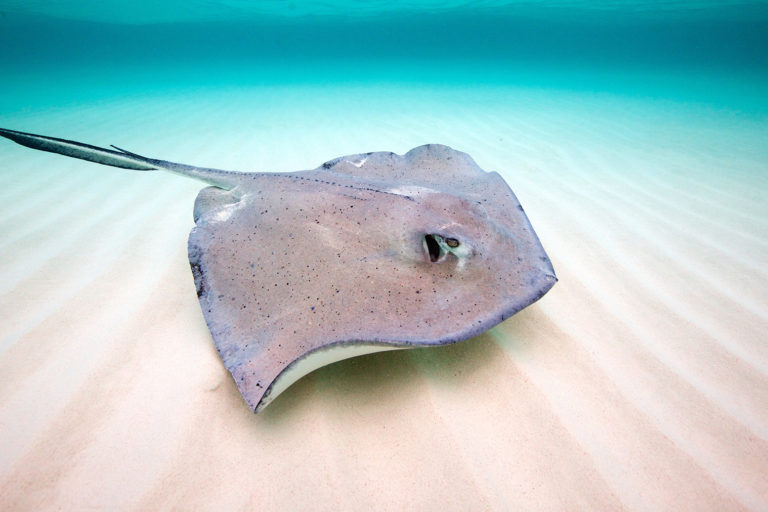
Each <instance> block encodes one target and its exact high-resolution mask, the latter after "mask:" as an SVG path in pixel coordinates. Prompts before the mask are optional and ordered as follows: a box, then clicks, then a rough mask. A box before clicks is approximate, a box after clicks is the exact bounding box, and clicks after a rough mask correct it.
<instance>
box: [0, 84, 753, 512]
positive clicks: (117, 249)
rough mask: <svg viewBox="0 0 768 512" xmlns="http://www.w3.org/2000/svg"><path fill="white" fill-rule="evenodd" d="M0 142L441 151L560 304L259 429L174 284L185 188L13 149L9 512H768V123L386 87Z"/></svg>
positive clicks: (365, 375)
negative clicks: (530, 246)
mask: <svg viewBox="0 0 768 512" xmlns="http://www.w3.org/2000/svg"><path fill="white" fill-rule="evenodd" d="M2 123H3V127H8V128H13V129H17V130H23V131H31V132H35V133H43V134H47V135H53V136H60V137H66V138H72V139H75V140H80V141H83V142H88V143H91V144H96V145H108V144H111V143H114V144H116V145H118V146H120V147H125V148H127V149H129V150H133V151H136V152H138V153H142V154H147V155H149V156H155V157H159V158H165V159H168V160H173V161H181V162H185V163H190V164H196V165H201V166H211V167H219V168H225V169H236V170H258V171H287V170H299V169H309V168H314V167H316V166H317V165H318V164H320V163H321V162H324V161H326V160H329V159H331V158H333V157H336V156H340V155H345V154H350V153H358V152H363V151H376V150H392V151H396V152H398V153H404V152H405V151H407V150H408V149H410V148H411V147H414V146H417V145H420V144H423V143H427V142H439V143H443V144H447V145H450V146H452V147H454V148H456V149H459V150H462V151H465V152H468V153H469V154H470V155H472V156H473V157H474V158H475V160H476V161H477V162H478V164H479V165H480V166H481V167H482V168H484V169H486V170H496V171H499V172H500V173H501V174H502V175H503V176H504V177H505V179H506V180H507V181H508V183H509V184H510V186H511V187H512V189H513V190H514V191H515V193H516V194H517V195H518V197H519V199H520V200H521V202H522V204H523V206H524V207H525V208H526V211H527V213H528V215H529V217H530V219H531V222H532V223H533V226H534V228H535V229H536V231H537V233H538V234H539V237H540V238H541V240H542V243H543V244H544V246H545V248H546V249H547V251H548V252H549V254H550V256H551V258H552V261H553V263H554V266H555V269H556V271H557V273H558V277H559V278H560V282H559V283H558V284H557V285H556V286H555V287H554V288H553V289H552V291H550V292H549V294H547V295H546V296H545V297H544V298H543V299H542V300H541V301H540V302H538V303H536V304H534V305H533V306H531V307H529V308H528V309H526V310H524V311H523V312H521V313H519V314H518V315H516V316H514V317H513V318H511V319H509V320H507V321H506V322H504V323H503V324H501V325H499V326H497V327H496V328H494V329H492V330H491V331H489V332H487V333H485V334H483V335H481V336H478V337H476V338H473V339H471V340H469V341H466V342H463V343H459V344H456V345H453V346H448V347H441V348H433V349H418V350H411V351H397V352H388V353H381V354H374V355H371V356H364V357H359V358H355V359H350V360H347V361H343V362H340V363H337V364H334V365H331V366H329V367H325V368H322V369H320V370H318V371H316V372H314V373H312V374H310V375H309V376H307V377H305V378H303V379H302V380H300V381H299V382H298V383H296V384H295V385H293V386H292V387H291V388H290V389H289V390H288V391H286V392H285V393H284V394H283V395H281V396H280V397H279V398H278V399H277V400H276V401H275V402H274V403H273V404H272V405H271V406H269V407H268V408H267V409H266V410H265V411H264V412H263V413H261V414H259V415H254V414H253V413H251V411H250V410H249V409H248V408H247V406H246V405H245V403H244V402H243V400H242V399H241V398H240V396H239V394H238V392H237V389H236V387H235V385H234V383H233V382H232V381H231V378H230V376H229V375H228V373H227V372H226V370H225V368H224V367H223V365H222V363H221V361H220V360H219V358H218V356H217V354H216V351H215V349H214V346H213V343H212V341H211V337H210V334H209V332H208V330H207V328H206V325H205V322H204V321H203V318H202V314H201V312H200V310H199V306H198V303H197V297H196V295H195V289H194V284H193V281H192V277H191V275H190V271H189V265H188V262H187V256H186V237H187V234H188V232H189V230H190V228H191V227H192V225H193V223H192V203H193V201H194V198H195V195H196V193H197V191H198V190H199V189H200V188H201V185H200V184H198V183H195V182H193V181H189V180H184V179H182V178H179V177H177V176H173V175H169V174H163V173H136V172H130V171H124V170H119V169H111V168H106V167H100V166H96V165H93V164H90V163H86V162H81V161H75V160H71V159H66V158H63V157H59V156H54V155H49V154H44V153H39V152H33V151H30V150H28V149H25V148H22V147H20V146H16V145H14V144H12V143H10V142H7V141H2V144H0V276H2V278H1V279H0V311H2V315H1V316H0V375H1V376H2V378H1V379H0V509H2V510H14V511H18V510H84V509H102V510H165V509H180V510H181V509H188V510H265V511H266V510H342V509H343V510H440V511H446V510H536V511H542V510H638V511H659V510H695V511H702V510H717V511H723V510H755V511H758V510H767V509H768V478H766V474H768V334H766V333H768V270H766V269H767V268H768V266H767V265H766V263H768V201H766V194H768V144H765V140H766V139H765V134H766V133H768V120H767V119H766V117H765V116H762V115H750V114H748V113H745V112H741V111H737V110H728V109H725V108H716V107H714V106H711V105H707V104H703V103H695V102H682V101H673V100H662V99H654V98H652V97H625V96H620V95H611V94H589V93H578V92H564V91H553V90H550V91H541V90H535V89H522V88H519V89H515V88H512V87H491V86H488V87H485V88H460V87H443V88H439V87H432V88H424V87H416V86H413V87H409V86H393V85H386V84H382V85H380V86H365V87H363V86H354V85H350V86H347V87H338V88H326V87H323V86H316V87H310V86H299V85H295V86H284V87H278V86H275V87H261V88H253V89H248V88H241V89H235V88H229V89H223V88H222V89H201V90H189V91H185V92H184V93H183V94H182V93H178V92H177V93H173V94H171V93H168V94H162V93H157V94H147V95H145V96H130V95H129V96H123V97H121V98H109V99H102V100H100V101H98V102H92V103H77V102H73V103H70V104H67V105H64V106H61V107H60V108H56V109H53V110H50V109H48V110H42V109H41V110H25V111H18V112H17V113H15V114H11V115H8V116H5V117H4V118H3V121H2Z"/></svg>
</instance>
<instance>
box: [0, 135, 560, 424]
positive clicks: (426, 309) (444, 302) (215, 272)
mask: <svg viewBox="0 0 768 512" xmlns="http://www.w3.org/2000/svg"><path fill="white" fill-rule="evenodd" d="M0 135H2V136H3V137H6V138H8V139H11V140H13V141H15V142H17V143H19V144H22V145H24V146H28V147H30V148H34V149H39V150H43V151H50V152H53V153H60V154H63V155H67V156H71V157H75V158H80V159H83V160H89V161H92V162H97V163H100V164H104V165H110V166H114V167H122V168H126V169H135V170H139V171H152V170H159V169H162V170H165V171H170V172H173V173H176V174H181V175H183V176H188V177H191V178H196V179H198V180H201V181H203V182H205V183H207V184H208V185H210V186H208V187H206V188H204V189H203V190H201V191H200V193H199V195H198V196H197V200H196V201H195V206H194V221H195V227H194V228H193V229H192V232H191V233H190V235H189V247H188V248H189V262H190V265H191V267H192V274H193V276H194V280H195V286H196V288H197V295H198V298H199V300H200V306H201V308H202V311H203V316H204V317H205V320H206V322H207V324H208V327H209V329H210V331H211V334H212V336H213V341H214V343H215V344H216V348H217V349H218V351H219V354H220V356H221V359H222V360H223V362H224V364H225V366H226V367H227V369H228V370H229V372H230V373H231V374H232V377H233V378H234V380H235V383H236V384H237V387H238V389H239V390H240V393H241V394H242V396H243V398H245V400H246V402H248V404H249V405H250V406H251V408H252V409H253V410H254V411H256V412H258V411H259V410H260V409H262V408H263V407H265V406H266V405H267V404H268V403H269V402H270V401H271V400H273V399H274V398H275V397H276V396H277V395H278V394H280V392H282V391H283V390H284V389H286V388H287V387H288V386H289V385H290V384H292V383H293V382H295V381H296V380H297V379H299V378H300V377H301V376H303V375H305V374H307V373H309V372H310V371H312V370H314V369H315V368H318V367H320V366H323V365H325V364H328V363H330V362H333V361H337V360H340V359H344V358H347V357H352V356H355V355H360V354H367V353H371V352H376V351H380V350H390V349H396V348H408V347H424V346H434V345H444V344H447V343H453V342H456V341H459V340H463V339H466V338H469V337H471V336H474V335H476V334H479V333H481V332H483V331H485V330H487V329H489V328H491V327H493V326H494V325H496V324H498V323H499V322H501V321H503V320H504V319H506V318H508V317H509V316H511V315H513V314H515V313H516V312H518V311H520V310H521V309H522V308H524V307H526V306H528V305H529V304H531V303H533V302H534V301H536V300H538V299H539V298H540V297H541V296H542V295H544V294H545V293H546V292H547V291H548V290H549V289H550V288H551V287H552V286H553V285H554V283H555V282H556V281H557V278H556V277H555V272H554V270H553V268H552V264H551V262H550V260H549V258H548V257H547V255H546V253H545V252H544V248H543V247H542V246H541V243H540V242H539V239H538V238H537V236H536V234H535V233H534V231H533V228H532V227H531V224H530V222H529V221H528V218H527V216H526V215H525V213H524V211H523V208H522V207H521V206H520V203H519V202H518V200H517V198H516V197H515V195H514V194H513V193H512V191H511V190H510V188H509V187H508V186H507V184H506V182H505V181H504V180H503V178H502V177H501V176H500V175H499V174H497V173H495V172H485V171H483V170H482V169H480V168H479V167H478V166H477V164H476V163H475V162H474V161H473V160H472V158H470V156H469V155H467V154H465V153H462V152H459V151H455V150H453V149H451V148H449V147H447V146H442V145H437V144H429V145H426V146H420V147H417V148H414V149H412V150H411V151H409V152H408V153H406V154H405V155H402V156H400V155H396V154H394V153H388V152H377V153H365V154H358V155H350V156H344V157H340V158H336V159H334V160H331V161H329V162H326V163H324V164H322V165H321V166H320V167H318V168H317V169H315V170H311V171H300V172H282V173H257V172H254V173H244V172H230V171H222V170H217V169H206V168H201V167H193V166H189V165H182V164H177V163H172V162H166V161H163V160H156V159H153V158H146V157H143V156H140V155H137V154H135V153H131V152H129V151H125V150H123V149H120V148H117V147H115V146H112V147H113V148H114V149H105V148H99V147H96V146H90V145H87V144H82V143H79V142H74V141H70V140H65V139H57V138H53V137H45V136H41V135H33V134H29V133H23V132H18V131H13V130H4V129H0Z"/></svg>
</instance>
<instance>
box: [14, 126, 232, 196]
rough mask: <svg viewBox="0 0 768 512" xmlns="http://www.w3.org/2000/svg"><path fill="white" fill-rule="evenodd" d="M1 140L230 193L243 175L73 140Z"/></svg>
mask: <svg viewBox="0 0 768 512" xmlns="http://www.w3.org/2000/svg"><path fill="white" fill-rule="evenodd" d="M0 136H2V137H5V138H6V139H10V140H12V141H14V142H16V143H18V144H21V145H22V146H26V147H28V148H32V149H39V150H40V151H48V152H50V153H58V154H60V155H66V156H71V157H73V158H79V159H81V160H88V161H89V162H96V163H97V164H102V165H110V166H112V167H120V168H122V169H133V170H135V171H156V170H159V169H162V170H165V171H170V172H173V173H176V174H181V175H182V176H187V177H189V178H195V179H198V180H200V181H204V182H205V183H208V184H210V185H213V186H216V187H219V188H223V189H227V190H228V189H231V188H234V187H235V186H237V184H238V183H239V181H240V178H241V177H242V174H243V173H239V172H232V171H221V170H219V169H208V168H204V167H194V166H191V165H184V164H178V163H174V162H167V161H165V160H156V159H154V158H147V157H145V156H141V155H137V154H136V153H131V152H130V151H126V150H124V149H120V148H118V147H117V146H112V147H113V148H114V149H106V148H100V147H97V146H91V145H90V144H83V143H82V142H75V141H73V140H66V139H57V138H55V137H46V136H45V135H35V134H33V133H24V132H17V131H15V130H6V129H3V128H0Z"/></svg>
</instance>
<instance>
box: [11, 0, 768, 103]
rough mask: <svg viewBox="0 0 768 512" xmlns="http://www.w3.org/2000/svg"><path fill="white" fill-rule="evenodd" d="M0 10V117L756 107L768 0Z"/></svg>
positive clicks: (765, 59) (74, 4)
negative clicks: (248, 99)
mask: <svg viewBox="0 0 768 512" xmlns="http://www.w3.org/2000/svg"><path fill="white" fill-rule="evenodd" d="M155 4H156V2H138V3H137V2H125V1H119V0H113V1H111V2H82V1H69V2H64V1H61V2H53V3H50V2H28V1H4V2H0V12H2V14H1V15H0V48H2V51H0V66H2V69H3V73H2V78H0V96H2V97H1V98H0V109H2V111H5V112H13V111H18V110H26V111H29V110H30V109H46V108H54V107H59V106H61V105H64V104H68V103H71V102H76V103H77V102H80V103H82V102H91V101H98V100H103V99H105V98H109V97H116V96H119V97H126V96H135V95H141V94H148V93H153V92H168V91H174V92H176V91H177V92H183V91H185V90H189V89H190V88H201V87H208V88H211V87H214V88H215V87H225V86H236V87H258V86H262V85H267V84H315V85H322V86H323V87H333V86H335V85H338V84H350V83H355V84H362V85H365V84H371V83H375V84H381V83H395V84H403V83H410V84H420V85H422V86H434V85H446V84H452V85H459V86H466V87H473V86H475V85H478V84H486V85H487V84H496V85H498V84H508V85H513V86H526V87H534V88H542V89H546V88H554V89H558V90H579V91H593V92H606V91H607V92H616V93H620V94H628V95H635V96H637V95H642V96H652V97H664V98H675V99H682V100H691V101H703V102H709V103H713V104H719V105H722V106H731V107H735V108H741V109H745V110H749V111H752V112H760V111H763V110H764V109H765V106H766V93H765V91H766V90H768V89H767V88H766V85H767V84H768V80H766V71H767V70H768V51H766V48H768V3H766V2H740V1H732V2H702V1H691V2H684V1H677V2H670V1H666V2H660V1H659V2H654V1H645V2H643V1H632V2H588V1H583V2H577V1H569V2H568V1H554V0H553V1H542V2H526V1H517V2H505V1H485V2H436V1H421V2H392V3H390V2H343V1H340V0H336V1H332V2H299V1H296V2H283V1H271V2H242V1H235V0H231V1H228V2H224V1H222V2H200V1H198V2H186V1H185V2H181V1H177V2H162V3H161V4H162V5H160V6H158V5H155Z"/></svg>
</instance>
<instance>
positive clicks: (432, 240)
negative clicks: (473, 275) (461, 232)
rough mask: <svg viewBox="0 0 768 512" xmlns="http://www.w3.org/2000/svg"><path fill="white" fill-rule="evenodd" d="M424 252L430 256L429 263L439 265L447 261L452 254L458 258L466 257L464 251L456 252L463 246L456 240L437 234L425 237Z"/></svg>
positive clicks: (429, 234)
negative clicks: (447, 257)
mask: <svg viewBox="0 0 768 512" xmlns="http://www.w3.org/2000/svg"><path fill="white" fill-rule="evenodd" d="M423 242H424V243H423V245H424V252H425V253H426V254H427V256H429V261H431V262H432V263H439V262H441V261H443V260H445V257H446V256H447V255H448V254H449V253H451V254H453V255H454V256H456V257H459V258H461V257H464V256H466V254H465V253H466V251H464V250H463V249H458V250H456V248H457V247H459V245H461V244H460V243H459V241H458V239H456V238H450V237H444V236H442V235H438V234H435V233H428V234H426V235H424V239H423Z"/></svg>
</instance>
